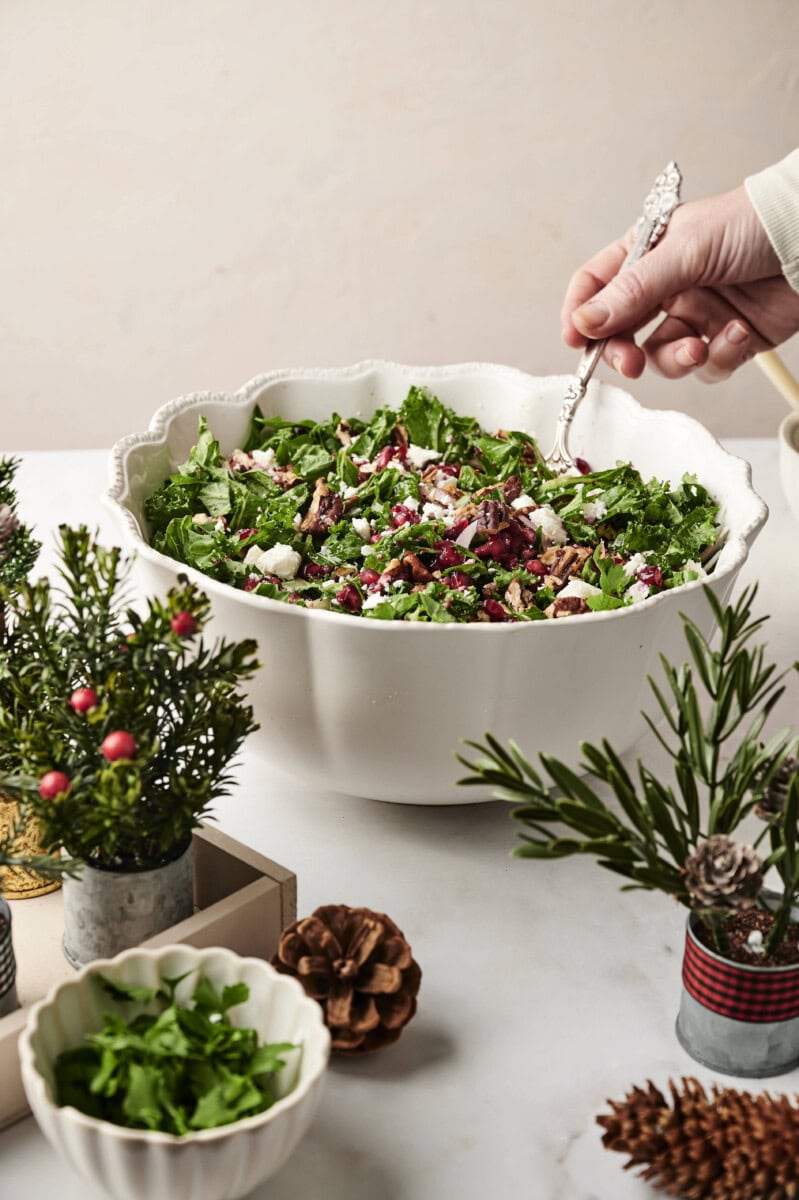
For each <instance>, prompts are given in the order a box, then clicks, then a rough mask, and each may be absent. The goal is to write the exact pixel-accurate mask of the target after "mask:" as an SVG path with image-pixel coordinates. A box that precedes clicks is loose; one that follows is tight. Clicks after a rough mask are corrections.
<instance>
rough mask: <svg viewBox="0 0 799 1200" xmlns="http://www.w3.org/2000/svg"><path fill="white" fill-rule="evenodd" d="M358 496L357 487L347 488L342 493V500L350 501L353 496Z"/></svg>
mask: <svg viewBox="0 0 799 1200" xmlns="http://www.w3.org/2000/svg"><path fill="white" fill-rule="evenodd" d="M357 494H358V489H357V488H356V487H345V488H344V491H343V492H342V493H341V498H342V500H350V499H351V498H352V497H353V496H356V495H357Z"/></svg>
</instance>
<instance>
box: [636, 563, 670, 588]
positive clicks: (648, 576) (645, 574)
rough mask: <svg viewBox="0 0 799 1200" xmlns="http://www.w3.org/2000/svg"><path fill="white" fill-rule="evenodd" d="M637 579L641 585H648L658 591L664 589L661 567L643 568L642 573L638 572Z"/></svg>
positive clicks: (649, 565)
mask: <svg viewBox="0 0 799 1200" xmlns="http://www.w3.org/2000/svg"><path fill="white" fill-rule="evenodd" d="M635 578H636V579H637V580H638V582H639V583H646V584H648V585H649V587H653V588H658V589H660V588H662V587H663V572H662V571H661V569H660V567H657V566H654V565H651V564H648V565H647V566H645V567H641V569H640V571H637V572H636V575H635Z"/></svg>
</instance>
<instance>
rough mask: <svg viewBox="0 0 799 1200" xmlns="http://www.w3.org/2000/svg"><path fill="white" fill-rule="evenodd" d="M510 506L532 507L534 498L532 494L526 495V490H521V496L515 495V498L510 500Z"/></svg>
mask: <svg viewBox="0 0 799 1200" xmlns="http://www.w3.org/2000/svg"><path fill="white" fill-rule="evenodd" d="M510 506H511V508H534V507H535V500H533V498H532V496H528V495H527V493H526V492H522V494H521V496H517V497H516V499H515V500H511V502H510Z"/></svg>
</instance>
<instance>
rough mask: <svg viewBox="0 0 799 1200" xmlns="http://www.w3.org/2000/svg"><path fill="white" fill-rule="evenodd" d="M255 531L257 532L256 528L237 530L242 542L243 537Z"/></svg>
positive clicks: (249, 535)
mask: <svg viewBox="0 0 799 1200" xmlns="http://www.w3.org/2000/svg"><path fill="white" fill-rule="evenodd" d="M257 532H258V530H257V529H240V530H239V541H240V542H243V541H244V540H245V538H248V537H251V536H252V534H254V533H257Z"/></svg>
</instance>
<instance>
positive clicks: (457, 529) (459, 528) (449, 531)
mask: <svg viewBox="0 0 799 1200" xmlns="http://www.w3.org/2000/svg"><path fill="white" fill-rule="evenodd" d="M468 524H469V518H468V517H458V519H457V521H455V522H454V523H453V524H452V525H450V526H448V527H447V528H446V529H445V530H444V537H445V538H447V539H448V540H449V541H451V542H453V541H454V540H455V538H456V537H457V536H458V534H459V533H463V531H464V529H465V528H466V526H467V525H468Z"/></svg>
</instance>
